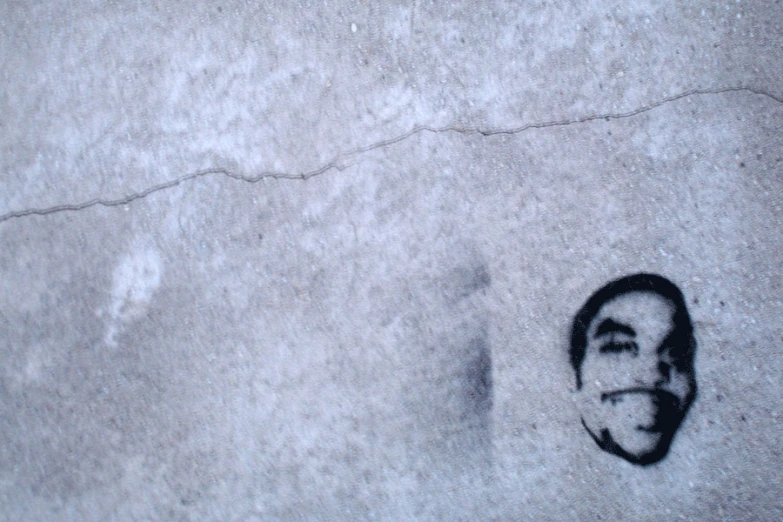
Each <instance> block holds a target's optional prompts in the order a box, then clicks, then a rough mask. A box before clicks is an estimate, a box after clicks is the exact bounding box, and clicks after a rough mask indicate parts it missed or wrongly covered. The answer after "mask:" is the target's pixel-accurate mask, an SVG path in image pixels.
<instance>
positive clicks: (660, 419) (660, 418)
mask: <svg viewBox="0 0 783 522" xmlns="http://www.w3.org/2000/svg"><path fill="white" fill-rule="evenodd" d="M631 395H646V396H648V397H649V398H650V401H651V402H652V405H653V415H652V417H653V418H652V419H651V422H650V423H649V424H648V425H638V426H637V427H636V429H637V430H638V431H644V432H647V433H661V432H664V431H667V430H669V429H671V428H672V427H676V426H677V425H678V424H679V421H680V420H681V417H682V414H683V411H682V410H683V408H682V401H681V400H680V398H679V397H677V396H676V395H674V394H673V393H671V392H668V391H665V390H660V389H656V388H643V387H637V388H624V389H622V390H615V391H612V392H606V393H602V394H601V402H602V403H605V402H609V403H610V404H611V405H612V406H615V405H617V404H619V403H621V402H623V400H624V399H625V398H626V397H628V396H631Z"/></svg>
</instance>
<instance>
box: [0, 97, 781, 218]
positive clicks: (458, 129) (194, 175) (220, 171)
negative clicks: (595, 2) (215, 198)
mask: <svg viewBox="0 0 783 522" xmlns="http://www.w3.org/2000/svg"><path fill="white" fill-rule="evenodd" d="M730 92H747V93H751V94H756V95H759V96H764V97H766V98H769V99H770V100H773V101H775V102H777V103H781V104H783V97H780V96H776V95H774V94H772V93H769V92H766V91H763V90H761V89H755V88H752V87H724V88H720V89H691V90H688V91H684V92H681V93H679V94H675V95H673V96H669V97H666V98H662V99H660V100H658V101H656V102H653V103H651V104H649V105H644V106H642V107H639V108H637V109H634V110H631V111H627V112H613V113H605V114H593V115H589V116H583V117H581V118H574V119H570V120H555V121H544V122H534V123H527V124H524V125H520V126H518V127H510V128H496V129H482V128H480V127H463V126H459V125H449V126H445V127H431V126H428V125H416V126H414V127H413V128H412V129H411V130H409V131H408V132H405V133H403V134H400V135H398V136H395V137H393V138H389V139H386V140H381V141H377V142H375V143H372V144H370V145H366V146H364V147H357V148H355V149H351V150H348V151H345V152H341V153H339V154H337V155H336V156H335V158H334V159H333V160H332V161H330V162H329V163H326V164H324V165H322V166H321V167H319V168H317V169H315V170H311V171H309V172H304V173H301V174H289V173H285V172H274V171H264V172H261V173H260V174H257V175H255V176H246V175H242V174H238V173H236V172H232V171H230V170H228V169H225V168H211V169H206V170H200V171H196V172H191V173H189V174H185V175H184V176H180V177H179V178H176V179H173V180H170V181H166V182H163V183H159V184H157V185H152V186H151V187H148V188H146V189H144V190H142V191H140V192H134V193H132V194H129V195H127V196H123V197H121V198H117V199H101V198H95V199H91V200H89V201H84V202H82V203H75V204H63V205H55V206H53V207H45V208H28V209H24V210H16V211H12V212H8V213H6V214H2V215H0V223H3V222H5V221H8V220H10V219H14V218H23V217H26V216H46V215H48V214H55V213H59V212H68V211H74V212H75V211H79V210H84V209H87V208H90V207H94V206H98V205H100V206H103V207H117V206H121V205H127V204H129V203H132V202H134V201H136V200H139V199H143V198H146V197H147V196H149V195H150V194H154V193H156V192H160V191H162V190H166V189H170V188H172V187H176V186H178V185H180V184H182V183H185V182H187V181H191V180H194V179H198V178H203V177H207V176H214V175H221V176H226V177H228V178H232V179H235V180H238V181H244V182H246V183H256V182H258V181H261V180H263V179H298V180H303V181H304V180H308V179H310V178H314V177H316V176H320V175H321V174H325V173H326V172H329V171H331V170H338V171H342V170H344V169H346V168H348V167H349V166H350V164H345V163H344V161H345V160H346V159H348V158H350V157H352V156H357V155H359V154H364V153H367V152H370V151H373V150H377V149H382V148H385V147H389V146H391V145H394V144H396V143H400V142H401V141H404V140H407V139H408V138H411V137H413V136H415V135H417V134H421V133H422V132H431V133H435V134H437V133H443V132H454V133H458V134H466V135H467V134H478V135H481V136H487V137H488V136H497V135H502V134H505V135H514V134H519V133H522V132H525V131H528V130H533V129H546V128H549V127H565V126H568V125H575V124H580V123H589V122H592V121H598V120H606V121H611V120H621V119H626V118H631V117H634V116H638V115H640V114H643V113H646V112H649V111H652V110H653V109H656V108H658V107H661V106H663V105H666V104H668V103H672V102H675V101H678V100H681V99H683V98H688V97H691V96H697V95H708V94H724V93H730Z"/></svg>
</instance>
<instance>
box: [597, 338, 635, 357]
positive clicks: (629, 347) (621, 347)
mask: <svg viewBox="0 0 783 522" xmlns="http://www.w3.org/2000/svg"><path fill="white" fill-rule="evenodd" d="M598 351H599V352H600V353H630V354H632V355H638V354H639V345H637V344H636V343H635V342H633V341H615V340H614V339H612V340H610V341H609V342H607V343H605V344H602V345H601V347H600V348H599V349H598Z"/></svg>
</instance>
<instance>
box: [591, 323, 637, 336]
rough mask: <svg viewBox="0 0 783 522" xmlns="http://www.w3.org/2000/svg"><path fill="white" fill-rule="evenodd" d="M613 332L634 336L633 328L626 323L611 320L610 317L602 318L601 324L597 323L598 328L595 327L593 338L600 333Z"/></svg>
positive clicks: (600, 334)
mask: <svg viewBox="0 0 783 522" xmlns="http://www.w3.org/2000/svg"><path fill="white" fill-rule="evenodd" d="M614 333H621V334H625V335H630V336H631V337H636V332H635V331H634V329H633V328H631V327H630V326H628V325H627V324H622V323H618V322H616V321H613V320H612V319H604V320H603V321H601V324H599V325H598V328H596V329H595V333H594V334H593V339H597V338H598V337H601V336H602V335H607V334H614Z"/></svg>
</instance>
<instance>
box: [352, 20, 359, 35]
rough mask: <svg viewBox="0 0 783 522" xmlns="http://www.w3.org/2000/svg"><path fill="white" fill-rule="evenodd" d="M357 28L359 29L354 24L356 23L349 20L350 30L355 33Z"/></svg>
mask: <svg viewBox="0 0 783 522" xmlns="http://www.w3.org/2000/svg"><path fill="white" fill-rule="evenodd" d="M358 30H359V28H358V27H357V26H356V24H355V23H353V22H351V32H352V33H355V32H356V31H358Z"/></svg>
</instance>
